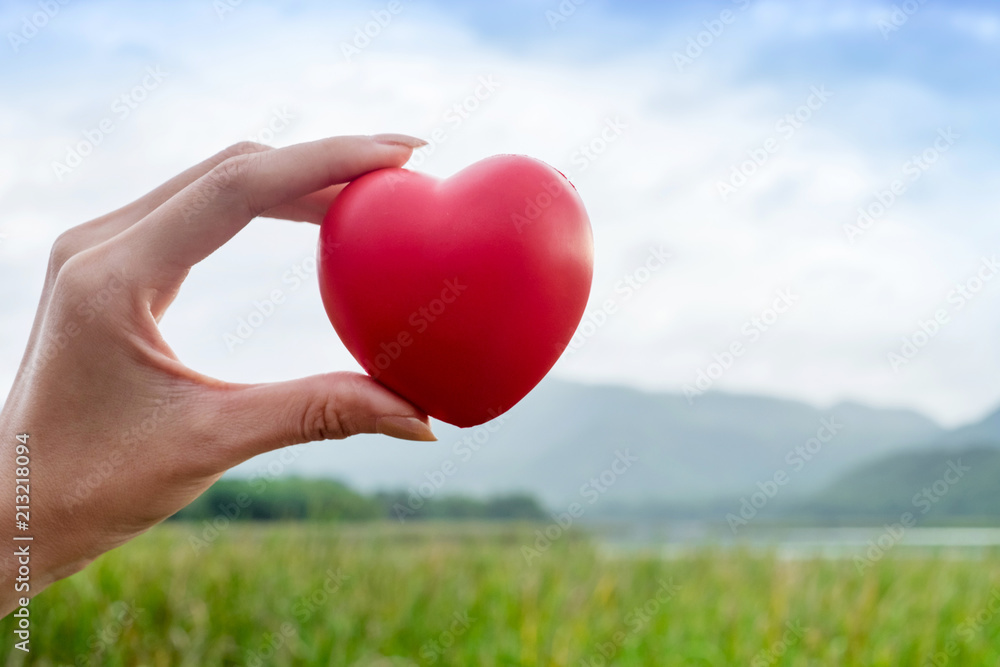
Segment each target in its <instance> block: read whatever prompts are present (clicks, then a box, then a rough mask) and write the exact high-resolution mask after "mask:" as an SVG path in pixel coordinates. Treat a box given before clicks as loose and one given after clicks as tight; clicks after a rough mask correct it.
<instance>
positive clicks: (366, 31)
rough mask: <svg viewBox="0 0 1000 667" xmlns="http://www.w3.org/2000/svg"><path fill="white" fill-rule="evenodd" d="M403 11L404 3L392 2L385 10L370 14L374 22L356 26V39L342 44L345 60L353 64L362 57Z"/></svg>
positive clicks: (342, 53)
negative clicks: (362, 53)
mask: <svg viewBox="0 0 1000 667" xmlns="http://www.w3.org/2000/svg"><path fill="white" fill-rule="evenodd" d="M402 11H403V3H402V2H400V0H391V1H390V2H389V3H388V4H387V5H386V6H385V9H379V10H372V11H371V12H369V14H370V15H371V17H372V20H371V21H368V22H367V23H365V24H364V25H358V26H354V39H353V40H351V41H350V42H341V43H340V54H341V55H342V56H344V60H346V61H347V62H351V60H352V59H353V58H357V57H358V56H360V55H361V52H362V51H364V50H365V49H367V48H368V47H369V46H371V45H372V43H373V42H374V41H375V40H377V39H378V38H379V36H380V35H381V34H382V31H383V30H385V29H386V28H388V27H389V25H390V24H391V23H392V21H393V19H394V18H396V17H397V16H399V15H400V14H401V13H402Z"/></svg>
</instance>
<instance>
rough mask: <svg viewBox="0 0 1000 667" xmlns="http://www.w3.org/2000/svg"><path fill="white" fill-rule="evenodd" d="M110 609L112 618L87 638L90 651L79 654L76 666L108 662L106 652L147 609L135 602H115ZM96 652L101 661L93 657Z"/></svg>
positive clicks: (92, 665) (90, 666)
mask: <svg viewBox="0 0 1000 667" xmlns="http://www.w3.org/2000/svg"><path fill="white" fill-rule="evenodd" d="M108 611H109V612H110V613H111V620H109V621H107V622H106V623H104V624H103V625H102V626H101V628H100V629H99V630H97V631H95V632H94V633H93V634H92V635H90V638H89V639H88V640H87V648H88V649H90V653H89V654H87V653H80V654H78V655H77V656H76V660H75V661H74V663H73V664H74V665H75V667H96V666H97V665H103V664H106V663H105V662H104V660H105V659H106V656H105V655H104V653H105V652H106V651H108V650H109V649H111V648H112V647H114V646H116V645H117V644H118V642H119V641H120V640H121V638H122V635H123V634H124V633H125V631H126V630H128V629H129V628H131V627H132V626H133V625H134V624H135V621H136V619H138V618H139V616H140V614H142V613H143V612H145V611H146V610H145V609H142V608H140V607H138V606H136V605H135V603H129V602H115V603H114V604H112V605H111V606H110V607H108ZM95 653H96V654H97V655H98V656H100V660H99V661H98V660H94V658H93V657H92V656H93V654H95Z"/></svg>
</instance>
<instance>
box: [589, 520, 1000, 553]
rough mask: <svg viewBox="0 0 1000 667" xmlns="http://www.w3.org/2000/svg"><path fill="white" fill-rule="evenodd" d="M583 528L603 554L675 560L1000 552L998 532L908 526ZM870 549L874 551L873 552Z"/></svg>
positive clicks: (628, 525) (632, 525) (623, 525)
mask: <svg viewBox="0 0 1000 667" xmlns="http://www.w3.org/2000/svg"><path fill="white" fill-rule="evenodd" d="M588 529H589V530H590V531H591V532H592V533H593V534H594V535H595V537H596V538H597V540H598V543H599V544H600V546H601V549H602V550H603V551H604V552H605V553H607V554H609V555H616V554H621V555H626V554H629V555H634V554H636V553H647V554H652V555H658V556H661V557H664V558H672V557H681V556H684V555H687V554H690V553H692V552H694V551H698V550H702V549H705V548H714V549H746V550H748V551H751V552H760V553H773V554H775V555H776V556H777V557H778V558H785V559H802V558H817V557H820V558H853V557H854V556H862V557H864V556H865V555H866V554H871V553H875V554H877V553H879V552H886V551H888V550H892V551H893V552H894V555H897V556H906V555H914V556H916V555H919V556H924V555H927V554H928V553H938V554H944V555H947V556H955V557H959V558H976V557H982V556H984V555H985V554H987V553H989V552H991V551H1000V528H959V527H946V528H931V527H919V526H914V527H911V528H904V527H902V526H900V525H898V524H897V525H895V526H886V525H882V526H863V527H792V526H775V525H760V526H754V525H752V524H751V525H750V526H746V527H743V528H741V529H740V530H739V531H738V532H737V533H736V534H733V532H732V531H731V530H730V529H729V527H728V526H727V525H725V524H711V523H701V522H684V523H669V524H649V523H616V524H595V525H593V526H589V527H588ZM873 550H874V551H873Z"/></svg>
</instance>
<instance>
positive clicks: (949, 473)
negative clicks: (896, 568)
mask: <svg viewBox="0 0 1000 667" xmlns="http://www.w3.org/2000/svg"><path fill="white" fill-rule="evenodd" d="M971 470H972V468H971V467H970V466H967V465H962V459H956V460H954V461H951V460H949V461H948V462H947V465H946V466H945V469H944V473H943V474H942V475H941V477H940V478H938V479H936V480H934V481H933V482H932V483H931V484H928V485H927V486H925V487H924V488H922V489H920V491H918V492H917V493H916V494H914V496H913V498H912V499H911V500H910V504H911V505H913V507H914V509H918V510H920V514H919V515H918V514H914V513H913V512H903V513H902V514H900V516H899V521H897V522H895V523H892V524H885V525H884V526H883V528H884V530H883V532H882V533H880V534H879V536H878V537H876V538H875V539H872V540H868V545H867V546H868V549H867V550H866V551H865V552H864V555H863V556H861V555H859V556H855V557H854V567H855V568H856V569H857V571H858V574H864V572H865V570H867V569H868V568H870V567H871V566H873V565H875V563H877V562H879V561H880V560H882V559H883V558H884V557H885V555H886V554H887V553H889V551H890V550H891V549H892V548H893V547H895V546H896V545H897V544H899V543H900V542H901V541H902V540H903V537H904V536H905V535H906V530H907V529H908V528H913V527H914V526H916V525H917V522H918V520H919V518H920V516H922V515H925V514H927V513H928V512H930V511H931V509H932V508H933V507H934V505H936V504H937V503H939V502H941V499H942V498H944V497H945V496H946V495H948V492H949V491H951V489H952V487H953V486H955V485H956V484H958V483H959V482H960V481H962V478H963V477H965V474H966V473H968V472H970V471H971Z"/></svg>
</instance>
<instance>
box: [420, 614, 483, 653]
mask: <svg viewBox="0 0 1000 667" xmlns="http://www.w3.org/2000/svg"><path fill="white" fill-rule="evenodd" d="M475 620H476V619H474V618H472V617H471V616H469V612H457V611H456V612H455V613H454V614H452V615H451V623H449V624H448V627H447V628H446V629H444V630H442V631H441V632H439V633H438V635H437V637H435V638H434V639H431V640H428V641H426V642H424V643H423V644H422V645H421V646H420V661H421V662H423V663H424V664H427V665H433V664H434V663H436V662H437V661H438V660H440V659H441V656H442V655H444V653H445V651H447V650H448V649H449V648H451V647H452V646H454V645H455V642H456V641H458V639H459V637H461V636H462V635H464V634H465V633H466V632H468V631H469V628H471V627H472V624H473V622H474V621H475Z"/></svg>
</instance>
